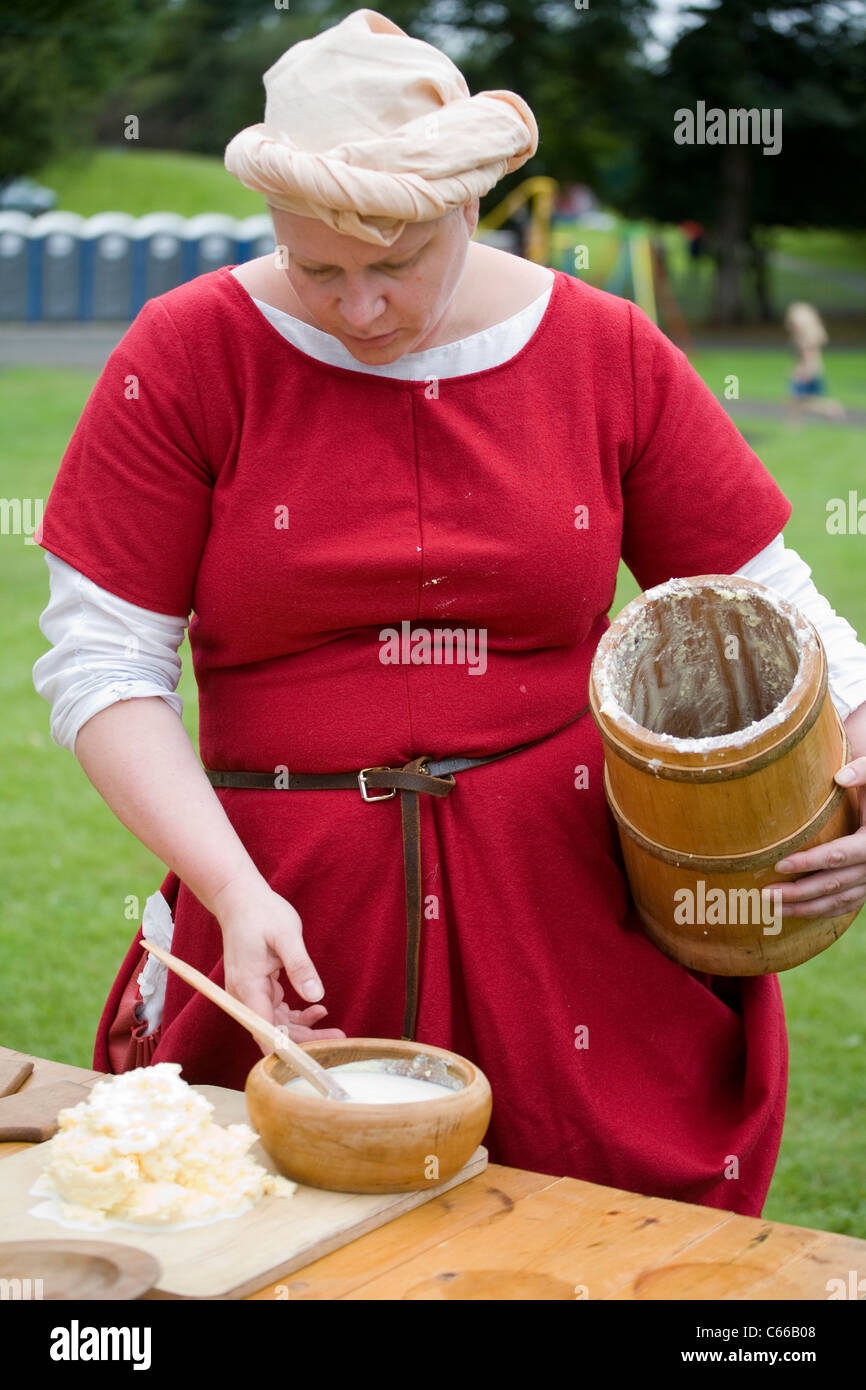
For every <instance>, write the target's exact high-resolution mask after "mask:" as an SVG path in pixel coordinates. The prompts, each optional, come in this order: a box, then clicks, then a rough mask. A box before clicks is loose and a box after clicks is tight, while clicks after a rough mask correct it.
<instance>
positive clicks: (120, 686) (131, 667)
mask: <svg viewBox="0 0 866 1390" xmlns="http://www.w3.org/2000/svg"><path fill="white" fill-rule="evenodd" d="M45 559H46V562H47V564H48V570H49V574H50V590H51V597H50V599H49V602H48V606H47V608H46V609H45V611H44V612H43V613H42V615H41V617H40V619H39V626H40V628H41V630H42V633H43V635H44V636H45V637H47V638H48V640H49V642H51V643H52V646H51V650H50V651H47V652H46V653H45V655H44V656H41V657H39V659H38V661H37V662H36V663H35V665H34V667H33V684H34V686H35V687H36V690H37V691H38V693H39V694H40V695H42V696H43V697H44V698H45V699H46V700H48V702H49V703H50V705H51V737H52V738H53V739H54V741H55V743H58V744H60V746H61V747H62V748H68V749H69V751H70V752H72V753H74V751H75V740H76V737H77V735H78V731H79V729H80V728H81V726H82V725H83V724H85V723H86V722H87V720H88V719H90V718H91V717H92V716H93V715H94V714H98V713H99V711H100V710H103V709H105V708H106V707H107V706H108V705H111V704H114V702H115V701H117V700H131V699H134V698H136V697H138V696H145V695H150V696H153V695H159V696H161V697H162V699H163V700H165V701H166V703H167V704H169V705H170V706H171V708H172V709H173V710H174V711H175V712H176V714H177V715H178V716H179V715H180V714H181V713H182V712H183V702H182V700H181V698H180V696H179V695H177V694H176V693H175V692H176V690H177V685H178V682H179V680H180V673H181V661H180V657H179V656H178V654H177V651H178V648H179V646H180V644H181V642H182V641H183V636H184V632H185V631H186V627H187V623H188V621H189V620H188V619H187V618H181V617H171V616H169V615H167V614H165V613H152V612H151V611H150V610H149V609H147V608H139V607H138V606H137V605H136V604H134V603H128V602H127V601H126V599H122V598H118V597H117V595H116V594H112V593H109V591H108V590H107V589H102V588H100V587H99V585H98V584H94V583H93V581H92V580H91V579H88V578H87V577H86V575H83V574H81V573H80V572H79V571H78V570H76V569H74V568H73V566H72V565H69V564H67V563H66V561H65V560H61V559H60V557H59V556H57V555H53V554H51V552H50V551H46V553H45Z"/></svg>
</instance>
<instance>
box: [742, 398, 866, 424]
mask: <svg viewBox="0 0 866 1390" xmlns="http://www.w3.org/2000/svg"><path fill="white" fill-rule="evenodd" d="M716 399H717V400H718V401H719V404H720V405H723V406H724V407H725V410H726V411H727V412H728V414H729V415H731V416H733V417H736V416H739V415H742V416H748V417H749V418H750V419H753V418H754V419H761V420H784V419H786V418H787V414H788V407H787V405H786V404H785V403H783V402H782V401H726V400H723V399H722V397H721V396H717V397H716ZM803 419H804V420H809V421H812V420H817V421H819V423H821V424H823V425H835V426H837V427H838V426H839V425H841V426H842V427H843V428H845V427H846V426H847V427H848V428H849V429H850V428H853V429H866V410H855V409H854V408H853V406H846V407H845V418H844V420H826V419H824V418H823V417H822V416H820V415H813V414H812V413H811V412H805V413H804V415H803Z"/></svg>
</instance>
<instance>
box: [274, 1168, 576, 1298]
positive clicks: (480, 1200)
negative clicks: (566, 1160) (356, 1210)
mask: <svg viewBox="0 0 866 1390" xmlns="http://www.w3.org/2000/svg"><path fill="white" fill-rule="evenodd" d="M559 1181H561V1180H560V1179H559V1178H556V1177H550V1176H549V1175H546V1174H543V1173H528V1172H524V1171H523V1170H522V1169H518V1168H504V1167H501V1166H500V1165H499V1164H496V1163H491V1164H488V1166H487V1169H486V1170H485V1172H484V1173H481V1174H479V1176H478V1177H477V1178H470V1179H469V1181H468V1182H465V1183H462V1184H461V1185H460V1187H456V1188H454V1189H453V1190H452V1191H451V1192H445V1193H443V1194H442V1196H441V1197H434V1198H433V1200H432V1201H431V1202H428V1203H426V1205H425V1206H424V1207H418V1208H417V1210H415V1211H410V1212H406V1214H405V1215H404V1216H401V1217H399V1218H398V1219H397V1220H395V1221H392V1222H391V1223H390V1224H389V1225H388V1226H383V1227H382V1228H381V1229H380V1230H379V1231H371V1232H370V1234H369V1235H366V1236H361V1237H360V1238H359V1239H358V1240H354V1241H352V1243H351V1244H350V1245H345V1246H343V1247H342V1249H340V1250H335V1251H334V1252H333V1254H330V1255H325V1256H323V1257H322V1259H320V1260H314V1261H313V1262H312V1263H311V1264H309V1265H305V1266H304V1268H303V1269H302V1270H299V1271H297V1272H296V1273H294V1274H291V1275H289V1276H287V1277H286V1278H285V1279H282V1280H279V1281H277V1282H276V1283H274V1284H268V1285H267V1287H265V1288H263V1289H261V1290H259V1292H258V1293H255V1294H251V1295H250V1298H251V1299H275V1298H276V1299H293V1300H295V1299H305V1300H316V1299H335V1298H349V1297H351V1296H352V1295H353V1294H354V1293H355V1292H356V1291H357V1290H358V1289H360V1288H361V1287H362V1285H364V1284H366V1283H367V1282H368V1281H369V1279H370V1275H371V1270H375V1271H380V1270H385V1269H392V1268H395V1267H397V1266H398V1265H400V1264H402V1263H404V1262H405V1261H407V1260H409V1259H412V1258H414V1257H415V1256H416V1255H417V1254H418V1253H419V1251H421V1250H426V1249H429V1248H430V1247H432V1246H436V1245H440V1244H441V1243H442V1242H443V1241H444V1240H446V1239H448V1238H449V1237H450V1236H453V1235H456V1234H458V1233H459V1232H460V1231H463V1230H466V1229H468V1228H471V1229H472V1230H474V1231H476V1232H479V1233H480V1232H481V1231H483V1230H484V1229H485V1228H486V1227H487V1226H489V1225H490V1224H491V1223H492V1222H494V1221H499V1220H501V1219H502V1218H503V1217H505V1216H507V1214H508V1212H509V1211H510V1210H511V1209H512V1207H513V1205H514V1203H515V1202H517V1201H519V1200H520V1199H521V1198H522V1197H524V1196H525V1195H526V1194H527V1193H529V1192H534V1191H537V1190H538V1189H540V1188H543V1187H547V1186H549V1185H550V1184H552V1183H556V1182H559Z"/></svg>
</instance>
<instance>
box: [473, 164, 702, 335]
mask: <svg viewBox="0 0 866 1390" xmlns="http://www.w3.org/2000/svg"><path fill="white" fill-rule="evenodd" d="M558 192H559V184H558V183H557V182H556V180H555V179H550V178H546V177H543V176H542V175H538V176H536V177H535V178H531V179H524V181H523V182H522V183H520V184H518V185H517V187H516V188H513V189H512V190H511V192H510V193H509V194H508V195H507V196H506V197H505V198H503V200H502V202H501V203H497V205H496V207H495V208H493V209H492V211H490V212H488V213H487V215H486V216H485V217H483V218H482V219H481V220H480V221H479V223H478V230H479V232H481V233H482V234H483V233H485V232H495V231H497V230H499V229H500V228H501V227H502V225H503V223H504V222H507V221H508V219H509V218H511V217H515V216H516V215H517V214H518V213H519V212H520V211H521V210H522V209H527V210H528V216H529V225H528V228H527V231H526V235H525V246H524V249H523V255H524V256H525V257H526V259H527V260H530V261H536V262H537V263H538V264H540V265H551V264H553V250H554V248H553V240H554V239H553V238H552V236H551V221H552V219H553V214H554V205H555V199H556V195H557V193H558ZM573 227H574V231H575V234H579V232H580V228H581V223H579V222H575V223H573ZM556 229H557V231H558V232H560V233H562V231H563V230H564V224H561V223H558V224H557V228H556ZM617 234H618V235H619V237H620V241H619V246H618V249H617V252H616V258H615V260H614V263H613V267H612V269H611V271H610V273H609V275H608V277H607V279H606V281H605V282H604V285H603V287H602V288H603V289H605V290H607V291H609V293H611V294H618V295H624V296H625V297H626V298H628V299H633V300H634V302H635V304H637V305H638V306H639V307H640V308H641V309H643V311H644V313H645V314H647V315H648V317H649V318H651V319H652V321H653V323H658V321H659V309H661V311H662V316H663V318H664V323H665V328H666V330H667V331H668V332H669V334H670V336H671V338H673V340H674V341H675V342H676V343H678V345H679V346H680V347H681V348H683V349H684V351H685V352H686V353H689V352H691V351H692V350H693V348H694V343H693V340H692V336H691V334H690V332H689V328H688V325H687V323H686V321H685V319H684V318H683V314H682V311H681V309H680V306H679V304H678V303H677V300H676V296H675V295H674V292H673V289H672V288H671V283H670V280H669V278H668V273H667V270H666V268H665V263H664V256H663V254H662V250H661V247H660V245H659V244H657V243H655V242H654V241H653V239H652V238H651V236H650V233H649V230H648V228H647V227H646V226H645V225H644V224H643V223H641V222H625V223H622V224H621V226H620V230H619V232H618V233H616V232H614V235H617ZM556 240H557V241H558V243H559V245H558V247H557V250H559V251H560V252H561V250H562V246H563V240H562V236H561V235H560V236H559V237H557V238H556ZM576 250H577V248H576V247H573V248H572V251H576ZM561 268H562V269H566V270H567V271H568V273H569V274H571V275H579V274H580V270H581V268H582V267H581V266H580V265H579V264H578V260H577V257H576V256H573V257H572V259H571V260H570V262H569V264H568V265H566V266H564V267H561Z"/></svg>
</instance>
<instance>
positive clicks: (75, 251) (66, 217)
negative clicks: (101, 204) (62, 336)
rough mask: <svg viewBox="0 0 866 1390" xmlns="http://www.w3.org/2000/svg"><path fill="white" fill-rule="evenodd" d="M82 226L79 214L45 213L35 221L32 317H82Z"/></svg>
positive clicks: (29, 315) (33, 234)
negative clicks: (80, 315)
mask: <svg viewBox="0 0 866 1390" xmlns="http://www.w3.org/2000/svg"><path fill="white" fill-rule="evenodd" d="M83 226H84V218H83V217H79V215H78V213H77V212H43V213H42V214H41V216H39V217H35V218H34V219H33V223H32V226H31V228H30V238H31V254H32V255H33V258H34V260H33V264H32V266H31V281H30V306H29V314H28V317H29V318H41V319H77V318H78V317H79V313H80V305H81V232H82V228H83Z"/></svg>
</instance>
